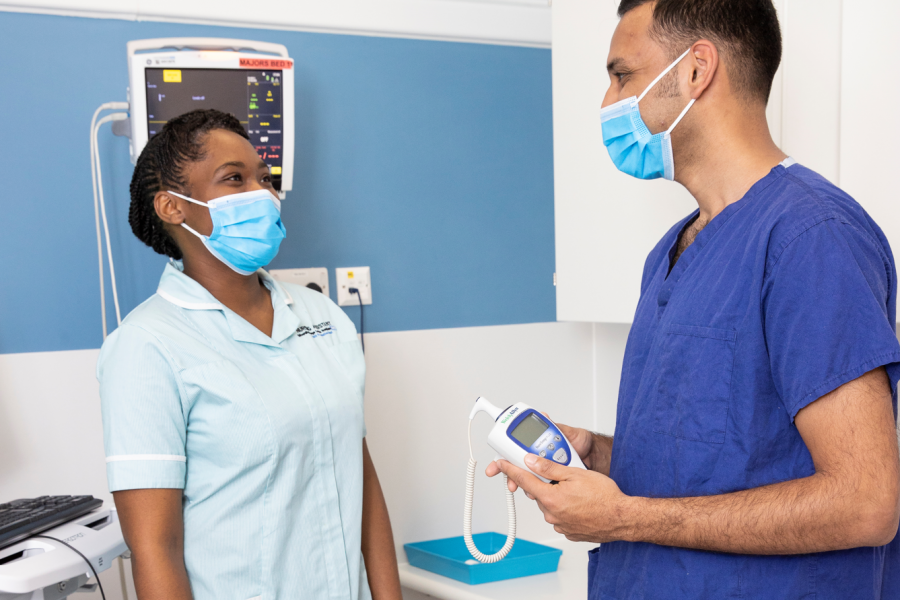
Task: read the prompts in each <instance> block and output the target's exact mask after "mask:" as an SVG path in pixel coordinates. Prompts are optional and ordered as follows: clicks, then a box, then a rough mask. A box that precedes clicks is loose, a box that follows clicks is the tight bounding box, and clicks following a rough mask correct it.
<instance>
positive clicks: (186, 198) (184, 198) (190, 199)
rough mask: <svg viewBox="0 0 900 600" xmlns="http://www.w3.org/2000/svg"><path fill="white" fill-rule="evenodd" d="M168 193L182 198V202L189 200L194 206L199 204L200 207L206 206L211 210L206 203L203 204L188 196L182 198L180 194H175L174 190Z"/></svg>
mask: <svg viewBox="0 0 900 600" xmlns="http://www.w3.org/2000/svg"><path fill="white" fill-rule="evenodd" d="M166 193H168V194H172V195H173V196H178V197H179V198H181V199H182V200H187V201H188V202H193V203H194V204H199V205H200V206H205V207H206V208H209V205H208V204H205V203H203V202H200V201H199V200H194V199H193V198H188V197H187V196H182V195H181V194H179V193H178V192H173V191H172V190H169V191H168V192H166Z"/></svg>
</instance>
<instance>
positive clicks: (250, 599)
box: [247, 596, 262, 600]
mask: <svg viewBox="0 0 900 600" xmlns="http://www.w3.org/2000/svg"><path fill="white" fill-rule="evenodd" d="M247 600H262V596H253V597H252V598H247Z"/></svg>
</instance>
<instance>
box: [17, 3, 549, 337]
mask: <svg viewBox="0 0 900 600" xmlns="http://www.w3.org/2000/svg"><path fill="white" fill-rule="evenodd" d="M170 36H209V37H232V38H247V39H259V40H266V41H271V42H278V43H282V44H285V45H286V46H287V48H288V50H289V52H290V54H291V56H292V57H293V58H294V59H295V61H296V76H297V77H296V78H297V84H296V86H297V88H296V90H297V125H296V135H297V159H296V175H295V178H294V182H295V183H294V191H293V192H291V193H290V194H289V195H288V200H287V201H286V202H285V203H284V205H283V219H284V222H285V225H286V227H287V230H288V239H287V240H286V241H285V243H284V244H283V245H282V250H281V253H280V255H279V256H278V257H277V258H276V260H275V261H274V263H273V264H272V265H271V266H272V267H273V268H290V267H311V266H325V267H328V268H329V270H330V275H331V283H332V287H333V285H334V268H335V267H341V266H360V265H368V266H370V267H371V268H372V279H373V284H372V287H373V294H374V300H375V302H374V304H373V305H372V306H370V307H367V308H366V326H367V330H369V331H397V330H409V329H431V328H444V327H463V326H480V325H499V324H511V323H529V322H541V321H553V320H555V312H556V307H555V293H554V288H553V285H552V273H553V271H554V240H553V155H552V124H551V84H550V52H549V50H539V49H528V48H512V47H502V46H488V45H479V44H460V43H445V42H432V41H418V40H402V39H389V38H369V37H357V36H341V35H328V34H315V33H300V32H284V31H268V30H259V29H239V28H225V27H206V26H194V25H178V24H163V23H135V22H127V21H116V20H100V19H76V18H65V17H52V16H40V15H27V14H16V13H0V56H2V57H3V58H2V59H0V115H2V121H0V122H2V133H0V140H2V142H3V143H2V144H0V165H2V169H3V175H4V176H3V186H2V188H0V189H2V191H0V205H2V208H3V213H2V215H3V216H2V218H0V256H2V257H3V258H4V260H3V261H2V267H0V268H2V277H3V283H2V285H0V353H12V352H33V351H46V350H71V349H80V348H96V347H99V345H100V343H101V333H100V309H99V289H98V288H99V281H98V275H97V257H96V238H95V234H94V216H93V206H92V202H93V200H92V194H91V177H90V167H89V164H90V163H89V152H88V129H89V123H90V117H91V114H92V113H93V110H94V109H95V108H96V107H97V106H98V105H99V104H101V103H102V102H106V101H112V100H124V99H125V89H126V87H127V85H128V81H127V66H126V60H125V43H126V42H127V41H128V40H132V39H141V38H153V37H170ZM100 143H101V148H102V153H103V159H102V166H103V169H104V177H105V189H106V193H107V202H108V210H109V216H110V219H111V222H110V226H111V228H112V230H113V231H112V236H111V237H112V241H113V252H114V256H115V260H116V268H117V269H116V270H117V276H118V284H119V285H118V287H119V294H120V298H121V300H122V306H123V311H124V312H125V313H127V311H129V310H131V309H132V308H133V307H134V306H136V305H137V304H138V303H140V302H141V301H143V300H144V299H145V298H147V297H148V296H149V295H151V294H152V293H153V292H154V291H155V289H156V284H157V282H158V280H159V275H160V273H161V271H162V268H163V266H164V264H165V259H164V258H163V257H160V256H158V255H156V254H154V253H153V252H152V251H151V250H150V249H149V248H147V247H145V246H143V245H142V244H141V243H140V242H138V241H137V240H136V239H135V238H134V237H133V236H132V234H131V231H130V229H129V227H128V223H127V214H128V203H129V196H128V183H129V181H130V178H131V172H132V167H131V164H130V162H129V160H128V142H127V140H125V139H124V138H117V137H114V136H112V134H111V133H110V132H109V131H108V130H107V131H104V132H103V134H101V142H100ZM332 295H334V293H332ZM107 297H108V298H109V294H107ZM110 304H111V300H110ZM347 310H348V313H349V314H350V315H351V317H352V318H353V319H354V320H355V321H357V323H358V316H359V311H358V309H356V308H349V309H347ZM109 315H110V322H111V323H113V324H114V323H115V319H114V316H113V313H112V311H111V309H110V311H109Z"/></svg>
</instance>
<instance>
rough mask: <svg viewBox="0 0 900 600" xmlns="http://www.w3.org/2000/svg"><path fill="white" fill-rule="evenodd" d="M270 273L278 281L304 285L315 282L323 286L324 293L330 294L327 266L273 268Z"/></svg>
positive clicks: (320, 286)
mask: <svg viewBox="0 0 900 600" xmlns="http://www.w3.org/2000/svg"><path fill="white" fill-rule="evenodd" d="M269 275H271V276H272V277H273V278H274V279H276V280H278V281H283V282H285V283H294V284H296V285H302V286H304V287H309V284H310V283H313V284H315V285H317V286H319V288H321V290H322V293H323V294H325V295H326V296H328V269H326V268H325V267H318V268H312V269H272V270H271V271H269ZM312 289H316V288H312ZM316 291H318V290H316Z"/></svg>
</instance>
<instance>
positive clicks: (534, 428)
mask: <svg viewBox="0 0 900 600" xmlns="http://www.w3.org/2000/svg"><path fill="white" fill-rule="evenodd" d="M549 428H550V426H549V425H547V423H545V422H544V420H543V419H541V418H540V417H539V416H537V415H536V414H535V413H531V414H530V415H528V416H527V417H525V418H524V419H522V422H521V423H519V424H518V425H516V428H515V429H513V430H512V434H511V435H512V436H513V437H514V438H516V439H517V440H519V442H520V443H521V444H522V445H523V446H531V445H532V444H533V443H535V442H536V441H537V439H538V438H539V437H541V435H542V434H543V433H544V432H545V431H547V429H549Z"/></svg>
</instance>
